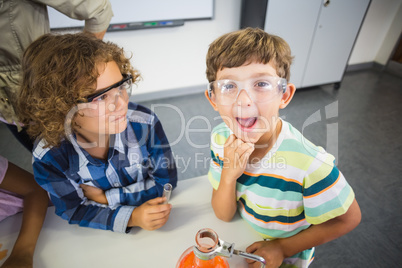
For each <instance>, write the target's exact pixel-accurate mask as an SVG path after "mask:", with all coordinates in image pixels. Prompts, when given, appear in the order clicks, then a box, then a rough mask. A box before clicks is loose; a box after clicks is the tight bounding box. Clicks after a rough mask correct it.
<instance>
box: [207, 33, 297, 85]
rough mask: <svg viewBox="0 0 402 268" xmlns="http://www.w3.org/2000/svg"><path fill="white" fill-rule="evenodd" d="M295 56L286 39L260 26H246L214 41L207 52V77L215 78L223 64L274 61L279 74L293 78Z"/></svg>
mask: <svg viewBox="0 0 402 268" xmlns="http://www.w3.org/2000/svg"><path fill="white" fill-rule="evenodd" d="M292 59H293V57H292V56H291V51H290V47H289V45H288V44H287V43H286V41H285V40H283V39H282V38H280V37H279V36H275V35H271V34H268V33H267V32H264V31H263V30H261V29H259V28H246V29H242V30H238V31H235V32H231V33H227V34H225V35H222V36H221V37H219V38H218V39H216V40H215V41H214V42H212V43H211V45H210V46H209V49H208V53H207V79H208V81H209V82H212V81H215V80H216V74H217V72H218V71H219V70H222V69H223V68H233V67H239V66H242V65H243V64H248V63H251V62H258V63H263V64H266V63H269V62H272V63H273V65H274V67H275V69H276V72H277V73H278V75H279V76H280V77H282V78H285V79H286V80H288V81H289V78H290V65H291V64H292Z"/></svg>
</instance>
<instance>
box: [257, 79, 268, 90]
mask: <svg viewBox="0 0 402 268" xmlns="http://www.w3.org/2000/svg"><path fill="white" fill-rule="evenodd" d="M255 88H256V89H258V90H271V89H272V84H271V83H270V82H266V81H260V82H257V83H256V84H255Z"/></svg>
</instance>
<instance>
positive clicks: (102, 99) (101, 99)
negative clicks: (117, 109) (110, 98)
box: [93, 94, 107, 101]
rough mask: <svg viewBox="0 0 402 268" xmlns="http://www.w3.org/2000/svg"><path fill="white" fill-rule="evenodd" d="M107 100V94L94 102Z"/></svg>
mask: <svg viewBox="0 0 402 268" xmlns="http://www.w3.org/2000/svg"><path fill="white" fill-rule="evenodd" d="M106 99H107V94H103V95H100V96H99V97H97V98H96V99H94V100H93V101H104V100H106Z"/></svg>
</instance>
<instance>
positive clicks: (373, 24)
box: [349, 0, 402, 65]
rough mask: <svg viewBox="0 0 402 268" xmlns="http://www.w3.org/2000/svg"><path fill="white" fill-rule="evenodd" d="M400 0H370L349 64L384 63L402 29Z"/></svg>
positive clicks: (401, 1)
mask: <svg viewBox="0 0 402 268" xmlns="http://www.w3.org/2000/svg"><path fill="white" fill-rule="evenodd" d="M401 18H402V0H372V1H371V5H370V7H369V10H368V11H367V14H366V18H365V20H364V21H363V25H362V28H361V29H360V34H359V36H358V38H357V40H356V43H355V47H354V49H353V51H352V55H351V57H350V59H349V65H352V64H359V63H367V62H373V61H375V62H378V63H380V64H382V65H386V64H387V62H388V59H389V57H390V54H391V53H392V50H393V48H394V46H395V44H396V41H397V40H398V38H399V35H400V34H401V30H402V23H401Z"/></svg>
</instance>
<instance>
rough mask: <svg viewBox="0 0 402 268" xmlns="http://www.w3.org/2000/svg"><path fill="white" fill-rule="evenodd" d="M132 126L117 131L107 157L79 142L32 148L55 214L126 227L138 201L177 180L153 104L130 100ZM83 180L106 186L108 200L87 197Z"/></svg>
mask: <svg viewBox="0 0 402 268" xmlns="http://www.w3.org/2000/svg"><path fill="white" fill-rule="evenodd" d="M127 122H128V123H127V128H126V130H125V131H123V132H122V133H119V134H116V135H112V136H111V140H110V148H109V152H108V159H107V161H103V160H99V159H96V158H93V157H92V156H91V155H89V154H88V153H87V152H86V151H85V150H84V149H82V148H81V147H80V146H79V145H78V144H77V142H76V139H75V137H74V136H73V135H71V136H70V137H69V139H70V141H67V140H64V141H63V142H62V144H61V146H60V147H58V148H56V147H53V148H51V147H50V148H46V149H45V148H43V147H44V145H45V142H44V141H43V140H41V141H39V142H38V144H37V145H36V146H35V149H34V151H33V158H34V162H33V170H34V175H35V180H36V181H37V182H38V183H39V185H40V186H42V188H44V189H45V190H46V191H48V192H49V195H50V198H51V200H52V202H53V204H54V205H55V207H56V214H57V215H59V216H61V217H62V218H63V219H66V220H68V222H69V223H70V224H79V225H80V226H85V227H91V228H96V229H104V230H112V231H116V232H127V231H128V230H129V228H127V224H128V221H129V219H130V216H131V213H132V211H133V210H134V208H135V207H137V206H139V205H141V204H142V203H144V202H146V201H147V200H150V199H153V198H155V197H158V196H162V192H163V185H164V184H165V183H168V182H169V183H170V184H172V185H173V187H176V184H177V171H176V165H175V162H174V157H173V154H172V151H171V149H170V146H169V143H168V140H167V138H166V136H165V133H164V131H163V128H162V125H161V123H160V121H159V119H158V118H157V116H156V115H155V114H154V113H153V112H151V111H150V110H149V109H147V108H145V107H143V106H140V105H138V104H134V103H129V106H128V112H127ZM80 184H87V185H90V186H95V187H98V188H100V189H102V190H104V192H105V195H106V198H107V200H108V205H103V204H99V203H96V202H95V201H92V200H89V199H87V198H86V197H85V196H84V194H83V191H82V189H81V188H80V186H79V185H80Z"/></svg>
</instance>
